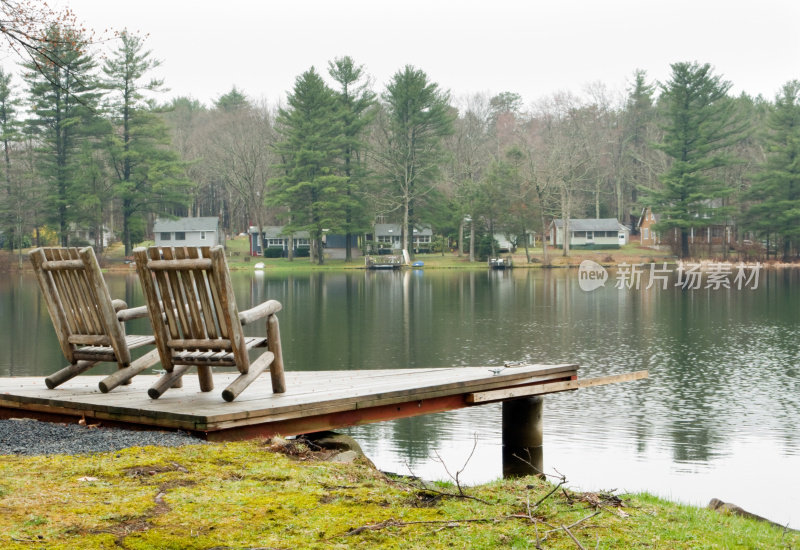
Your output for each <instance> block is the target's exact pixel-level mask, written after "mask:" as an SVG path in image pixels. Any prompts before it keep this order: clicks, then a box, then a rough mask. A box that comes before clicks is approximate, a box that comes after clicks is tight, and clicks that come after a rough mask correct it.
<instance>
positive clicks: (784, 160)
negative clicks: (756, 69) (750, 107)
mask: <svg viewBox="0 0 800 550" xmlns="http://www.w3.org/2000/svg"><path fill="white" fill-rule="evenodd" d="M767 128H768V132H767V134H766V138H765V141H766V153H767V158H766V162H764V164H763V165H762V167H761V170H760V171H759V172H758V174H757V175H756V178H755V182H754V183H753V185H752V186H751V188H750V192H749V197H750V198H752V199H755V200H756V201H758V202H757V203H755V204H753V205H752V206H751V207H750V208H749V210H748V211H747V222H746V224H747V226H749V227H750V228H751V229H753V230H755V231H757V232H758V233H759V234H761V235H767V236H769V234H770V233H772V234H776V235H778V236H780V237H781V238H782V240H783V257H784V260H788V259H789V256H790V255H791V252H792V248H794V249H795V250H796V249H797V246H798V243H800V81H798V80H793V81H791V82H788V83H786V84H785V85H784V86H783V89H782V90H781V92H780V93H779V94H778V96H777V97H776V99H775V105H774V107H773V108H772V110H771V112H770V114H769V117H768V118H767Z"/></svg>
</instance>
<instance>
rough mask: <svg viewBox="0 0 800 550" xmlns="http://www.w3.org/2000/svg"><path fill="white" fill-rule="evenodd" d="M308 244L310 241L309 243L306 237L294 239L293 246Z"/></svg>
mask: <svg viewBox="0 0 800 550" xmlns="http://www.w3.org/2000/svg"><path fill="white" fill-rule="evenodd" d="M309 244H310V243H309V241H308V239H295V240H294V245H295V246H309Z"/></svg>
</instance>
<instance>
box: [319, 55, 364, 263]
mask: <svg viewBox="0 0 800 550" xmlns="http://www.w3.org/2000/svg"><path fill="white" fill-rule="evenodd" d="M363 72H364V69H363V66H361V65H356V64H355V62H354V61H353V59H352V58H351V57H349V56H345V57H340V58H337V59H335V60H334V61H331V62H329V63H328V74H330V75H331V77H332V78H333V79H334V80H335V81H336V82H337V83H338V84H339V86H340V89H339V91H338V93H337V95H336V97H337V100H338V103H339V116H340V117H341V121H342V132H343V134H344V139H343V142H342V147H343V149H342V158H343V161H344V162H343V165H342V171H343V174H344V177H346V178H347V183H346V186H345V189H344V192H345V193H346V195H347V201H346V204H345V211H344V220H343V222H344V223H343V224H342V228H343V230H344V232H345V241H346V243H345V262H350V261H352V259H353V253H352V250H351V248H352V247H351V240H352V236H353V233H354V232H356V231H359V230H363V229H365V228H366V227H368V226H369V220H367V219H366V206H365V202H364V195H363V187H364V180H365V176H366V174H365V172H366V169H365V166H364V155H363V153H364V143H363V141H362V134H363V133H364V129H365V128H366V126H367V125H368V124H369V123H370V122H371V121H372V120H373V118H374V115H375V113H374V110H373V107H374V105H375V94H374V93H373V92H372V91H370V90H369V88H368V87H367V86H368V85H367V83H366V82H364V81H363Z"/></svg>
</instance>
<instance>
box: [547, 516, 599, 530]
mask: <svg viewBox="0 0 800 550" xmlns="http://www.w3.org/2000/svg"><path fill="white" fill-rule="evenodd" d="M599 513H600V510H598V511H597V512H595V513H594V514H589V515H588V516H586V517H585V518H582V519H579V520H578V521H576V522H575V523H572V524H570V525H567V528H568V529H574V528H575V527H577V526H578V525H580V524H581V523H583V522H584V521H586V520H587V519H592V518H593V517H595V516H596V515H598V514H599ZM561 527H564V526H563V525H562V526H561ZM558 530H559V529H551V530H549V531H547V532H545V536H547V535H549V534H550V533H553V532H555V531H558Z"/></svg>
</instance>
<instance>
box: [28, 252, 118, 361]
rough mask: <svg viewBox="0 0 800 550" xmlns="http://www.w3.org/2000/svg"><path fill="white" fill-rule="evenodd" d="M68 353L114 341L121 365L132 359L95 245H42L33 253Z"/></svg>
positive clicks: (68, 356) (37, 271)
mask: <svg viewBox="0 0 800 550" xmlns="http://www.w3.org/2000/svg"><path fill="white" fill-rule="evenodd" d="M30 258H31V262H32V263H33V266H34V271H35V272H36V276H37V280H38V281H39V285H40V287H41V289H42V293H43V295H44V296H45V302H46V304H47V307H48V311H49V312H50V318H51V319H52V321H53V326H54V327H55V329H56V334H57V335H58V337H59V344H60V345H61V349H62V351H64V355H65V356H66V357H67V360H69V361H70V363H75V361H76V359H75V355H74V352H75V351H76V350H77V346H79V345H103V346H108V345H110V346H111V348H112V349H113V355H114V357H115V359H116V361H117V362H118V363H119V364H120V366H127V365H128V364H130V362H131V357H130V351H129V350H128V346H127V344H126V342H125V332H124V330H123V328H122V325H121V323H120V322H119V321H118V320H117V317H116V312H115V311H114V306H113V304H112V302H111V296H110V294H109V292H108V287H107V286H106V284H105V281H104V280H103V275H102V273H101V272H100V266H99V265H98V263H97V258H96V257H95V255H94V250H93V249H92V248H89V247H87V248H83V249H81V250H78V249H77V248H39V249H36V250H33V251H32V252H31V254H30Z"/></svg>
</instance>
